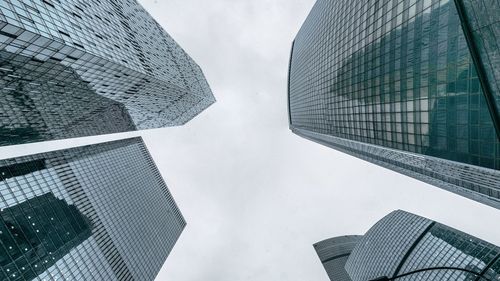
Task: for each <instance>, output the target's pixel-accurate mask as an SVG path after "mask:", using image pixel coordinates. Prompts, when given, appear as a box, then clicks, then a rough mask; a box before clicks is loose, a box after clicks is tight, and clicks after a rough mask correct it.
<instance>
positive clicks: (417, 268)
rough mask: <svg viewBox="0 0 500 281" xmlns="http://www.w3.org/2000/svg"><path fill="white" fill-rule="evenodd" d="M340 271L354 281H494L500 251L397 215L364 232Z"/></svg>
mask: <svg viewBox="0 0 500 281" xmlns="http://www.w3.org/2000/svg"><path fill="white" fill-rule="evenodd" d="M345 269H346V270H347V272H348V274H349V276H350V277H351V278H352V280H353V281H368V280H373V279H376V278H380V277H382V276H386V277H388V278H395V277H397V276H401V277H399V278H396V279H394V280H402V281H404V280H407V281H410V280H436V281H438V280H439V281H446V280H449V281H456V280H471V281H472V280H498V278H500V248H499V247H497V246H495V245H492V244H490V243H488V242H485V241H483V240H481V239H478V238H476V237H473V236H471V235H468V234H466V233H463V232H461V231H458V230H456V229H453V228H451V227H448V226H446V225H443V224H440V223H437V222H434V221H431V220H429V219H426V218H423V217H420V216H417V215H414V214H411V213H408V212H405V211H400V210H399V211H394V212H392V213H390V214H389V215H387V216H386V217H384V218H383V219H381V220H380V221H379V222H377V223H376V224H375V225H374V226H373V227H372V228H370V230H368V232H367V233H366V234H365V235H364V236H363V237H362V238H361V239H360V241H359V242H358V243H357V245H356V247H355V248H354V250H353V251H352V253H351V255H350V256H349V259H348V260H347V263H346V266H345ZM404 275H406V276H404ZM391 280H392V279H391Z"/></svg>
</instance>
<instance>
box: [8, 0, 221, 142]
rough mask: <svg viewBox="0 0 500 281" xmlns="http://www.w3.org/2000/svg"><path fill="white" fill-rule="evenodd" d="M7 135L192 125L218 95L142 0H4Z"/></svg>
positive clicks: (22, 138)
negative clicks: (141, 3)
mask: <svg viewBox="0 0 500 281" xmlns="http://www.w3.org/2000/svg"><path fill="white" fill-rule="evenodd" d="M0 86H1V87H0V93H1V95H2V97H4V98H3V99H2V101H0V117H1V118H0V145H9V144H19V143H28V142H35V141H43V140H52V139H61V138H70V137H82V136H89V135H97V134H107V133H116V132H125V131H132V130H140V129H151V128H160V127H166V126H176V125H182V124H184V123H186V122H187V121H189V120H190V119H192V118H193V117H195V116H196V115H197V114H199V113H200V112H201V111H203V110H204V109H206V108H207V107H208V106H210V105H211V104H212V103H214V102H215V98H214V96H213V94H212V92H211V90H210V88H209V86H208V84H207V81H206V80H205V77H204V75H203V73H202V71H201V69H200V67H199V66H198V65H197V64H196V63H195V62H194V61H193V59H191V57H190V56H189V55H188V54H187V53H186V52H185V51H184V50H183V49H182V48H181V47H180V46H179V45H178V44H177V43H176V42H175V41H174V40H173V39H172V37H170V36H169V35H168V33H167V32H166V31H165V30H164V29H163V28H162V27H161V26H160V25H159V24H158V23H157V22H156V21H155V20H154V19H153V18H152V17H151V16H150V15H149V14H148V13H147V12H146V11H145V10H144V9H143V7H142V6H141V5H140V4H138V3H137V1H136V0H104V1H82V0H67V1H59V0H43V1H41V0H28V1H16V0H12V1H11V0H6V1H1V2H0Z"/></svg>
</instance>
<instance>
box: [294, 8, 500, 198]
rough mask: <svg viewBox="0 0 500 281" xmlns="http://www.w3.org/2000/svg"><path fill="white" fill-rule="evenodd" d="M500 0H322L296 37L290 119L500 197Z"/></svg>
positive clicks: (300, 130)
mask: <svg viewBox="0 0 500 281" xmlns="http://www.w3.org/2000/svg"><path fill="white" fill-rule="evenodd" d="M499 17H500V3H499V2H498V1H484V0H480V1H470V0H454V1H452V0H383V1H361V0H355V1H348V0H338V1H328V0H318V1H317V2H316V4H315V5H314V7H313V9H312V11H311V13H310V14H309V16H308V18H307V19H306V21H305V23H304V25H303V26H302V27H301V29H300V31H299V33H298V35H297V37H296V38H295V41H294V42H293V45H292V52H291V56H290V66H289V81H288V106H289V120H290V129H291V130H292V131H293V132H294V133H296V134H298V135H300V136H302V137H305V138H307V139H310V140H313V141H315V142H318V143H321V144H324V145H326V146H329V147H332V148H334V149H336V150H339V151H342V152H345V153H348V154H350V155H353V156H355V157H358V158H361V159H364V160H366V161H369V162H372V163H375V164H377V165H380V166H383V167H386V168H388V169H392V170H395V171H397V172H400V173H402V174H405V175H408V176H411V177H414V178H417V179H419V180H422V181H424V182H427V183H430V184H433V185H436V186H438V187H441V188H444V189H446V190H449V191H452V192H455V193H458V194H460V195H462V196H465V197H468V198H470V199H473V200H476V201H479V202H481V203H484V204H488V205H490V206H493V207H496V208H500V142H499V137H500V134H499V133H500V129H499V128H500V126H499V124H500V121H499V120H500V119H499V117H500V115H499V113H498V112H499V111H498V108H499V106H498V96H499V93H500V91H499V87H498V82H497V81H498V77H497V75H498V73H500V72H499V68H500V63H499V59H500V53H499V52H500V48H499V46H500V35H499V34H500V26H499V25H498V18H499Z"/></svg>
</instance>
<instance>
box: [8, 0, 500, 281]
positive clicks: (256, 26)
mask: <svg viewBox="0 0 500 281" xmlns="http://www.w3.org/2000/svg"><path fill="white" fill-rule="evenodd" d="M139 2H141V3H142V4H143V5H144V6H145V8H146V9H147V10H148V11H149V12H150V13H151V14H152V15H153V17H154V18H155V19H156V20H157V21H158V22H159V23H160V24H161V25H162V26H163V27H164V28H165V29H166V30H167V31H168V32H169V33H170V35H172V37H174V39H175V40H176V41H177V42H178V43H179V44H180V45H181V46H182V47H183V48H184V49H185V50H186V51H187V52H188V53H189V54H190V55H191V56H192V57H193V58H194V59H195V60H196V62H197V63H198V64H199V65H200V66H201V68H202V69H203V71H204V72H205V75H206V77H207V80H208V82H209V84H210V86H211V88H212V90H213V92H214V94H215V96H216V98H217V103H216V104H214V105H213V106H212V107H210V108H209V109H207V110H206V111H205V112H203V113H201V114H200V115H199V116H198V117H196V118H195V119H194V120H192V121H191V122H190V123H188V124H187V125H186V126H183V127H178V128H167V129H157V130H149V131H143V132H133V133H124V134H117V135H113V136H101V137H91V138H83V139H75V140H71V141H67V140H65V141H53V142H49V143H43V144H41V143H38V144H29V145H20V146H16V147H9V148H7V149H6V148H1V149H0V156H1V158H7V157H14V156H19V155H24V154H30V153H36V152H42V151H48V150H53V149H56V148H57V149H60V148H65V147H71V146H76V145H84V144H90V143H97V142H101V141H104V140H111V139H119V138H123V137H126V136H137V135H141V136H143V138H144V140H145V141H146V144H147V145H148V148H149V150H150V151H151V154H152V155H153V157H154V159H155V161H156V163H157V165H158V167H159V168H160V170H161V173H162V175H163V177H164V178H165V181H166V182H167V184H168V186H169V188H170V190H171V192H172V194H173V195H174V197H175V199H176V201H177V203H178V205H179V207H180V209H181V211H182V213H183V214H184V216H185V218H186V220H187V223H188V225H187V227H186V229H185V230H184V232H183V233H182V235H181V237H180V239H179V241H178V243H177V244H176V246H175V248H174V250H173V252H172V253H171V255H170V256H169V258H168V260H167V262H166V263H165V266H164V267H163V269H162V271H161V272H160V273H159V275H158V278H157V280H167V281H247V280H252V281H277V280H286V281H327V280H328V277H327V275H326V273H325V271H324V270H323V268H322V265H321V263H320V262H319V260H318V258H317V256H316V253H315V251H314V249H313V247H312V244H313V243H315V242H317V241H319V240H323V239H326V238H330V237H333V236H339V235H346V234H363V233H364V232H365V231H366V230H367V229H368V228H369V227H370V226H372V225H373V224H374V223H375V222H376V221H377V220H379V219H381V218H382V217H383V216H385V215H387V214H388V213H389V212H391V211H392V210H395V209H404V210H407V211H410V212H414V213H416V214H419V215H422V216H425V217H428V218H431V219H434V220H437V221H440V222H442V223H445V224H448V225H450V226H452V227H455V228H458V229H460V230H462V231H465V232H468V233H470V234H472V235H475V236H478V237H480V238H482V239H485V240H487V241H489V242H492V243H495V244H498V245H500V227H499V226H498V224H499V223H498V222H500V211H498V210H495V209H493V208H490V207H487V206H485V205H481V204H479V203H475V202H473V201H470V200H468V199H465V198H463V197H460V196H458V195H454V194H452V193H449V192H446V191H443V190H441V189H438V188H436V187H433V186H430V185H427V184H424V183H421V182H418V181H416V180H413V179H411V178H408V177H405V176H402V175H400V174H397V173H395V172H391V171H389V170H386V169H383V168H381V167H378V166H375V165H372V164H369V163H367V162H364V161H362V160H358V159H356V158H353V157H350V156H348V155H345V154H342V153H340V152H337V151H335V150H332V149H329V148H326V147H323V146H321V145H319V144H316V143H313V142H310V141H308V140H305V139H302V138H300V137H298V136H296V135H294V134H292V133H291V132H290V131H289V130H288V124H287V122H288V120H287V112H286V79H287V70H288V59H289V53H290V45H291V42H292V40H293V37H294V36H295V34H296V33H297V31H298V29H299V27H300V25H301V24H302V23H303V21H304V20H305V18H306V16H307V14H308V12H309V10H310V9H311V7H312V5H313V3H314V1H313V0H210V1H207V0H140V1H139Z"/></svg>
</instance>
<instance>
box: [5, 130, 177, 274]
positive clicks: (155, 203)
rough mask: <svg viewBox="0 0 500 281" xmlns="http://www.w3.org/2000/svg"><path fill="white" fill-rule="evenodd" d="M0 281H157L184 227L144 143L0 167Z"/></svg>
mask: <svg viewBox="0 0 500 281" xmlns="http://www.w3.org/2000/svg"><path fill="white" fill-rule="evenodd" d="M0 210H1V212H0V217H1V221H0V238H1V239H0V280H9V281H14V280H16V281H17V280H33V279H36V280H141V281H143V280H154V279H155V277H156V275H157V273H158V272H159V270H160V268H161V267H162V265H163V264H164V262H165V260H166V258H167V256H168V255H169V253H170V251H171V250H172V248H173V247H174V244H175V243H176V241H177V239H178V237H179V236H180V234H181V232H182V230H183V229H184V227H185V225H186V222H185V220H184V218H183V217H182V215H181V213H180V211H179V209H178V207H177V206H176V204H175V202H174V199H173V198H172V196H171V194H170V192H169V191H168V188H167V186H166V185H165V182H164V181H163V179H162V177H161V175H160V173H159V171H158V170H157V168H156V166H155V164H154V162H153V160H152V159H151V156H150V155H149V153H148V151H147V149H146V147H145V145H144V143H143V141H142V139H140V138H132V139H126V140H120V141H114V142H109V143H103V144H97V145H91V146H84V147H79V148H72V149H67V150H60V151H54V152H48V153H42V154H36V155H31V156H26V157H19V158H13V159H7V160H0Z"/></svg>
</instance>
